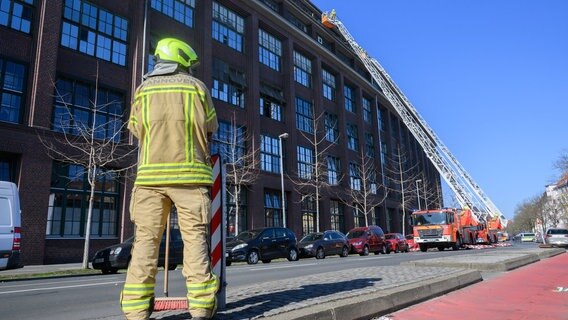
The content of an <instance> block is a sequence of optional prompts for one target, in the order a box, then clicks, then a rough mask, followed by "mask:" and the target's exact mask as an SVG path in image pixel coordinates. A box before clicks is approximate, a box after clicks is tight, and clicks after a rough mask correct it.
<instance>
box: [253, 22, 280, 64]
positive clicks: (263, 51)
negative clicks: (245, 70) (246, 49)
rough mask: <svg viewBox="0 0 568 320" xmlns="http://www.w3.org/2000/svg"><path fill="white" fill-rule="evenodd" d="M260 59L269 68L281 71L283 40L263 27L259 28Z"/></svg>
mask: <svg viewBox="0 0 568 320" xmlns="http://www.w3.org/2000/svg"><path fill="white" fill-rule="evenodd" d="M258 59H259V61H260V63H262V64H264V65H267V66H268V67H269V68H271V69H274V70H276V71H280V67H281V66H280V60H281V59H282V42H281V41H280V40H278V39H276V38H275V37H274V36H272V35H271V34H269V33H268V32H266V31H264V30H262V29H259V30H258Z"/></svg>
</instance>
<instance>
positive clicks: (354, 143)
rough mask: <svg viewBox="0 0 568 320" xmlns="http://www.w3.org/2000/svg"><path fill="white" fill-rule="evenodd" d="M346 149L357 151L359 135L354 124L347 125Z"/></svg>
mask: <svg viewBox="0 0 568 320" xmlns="http://www.w3.org/2000/svg"><path fill="white" fill-rule="evenodd" d="M347 148H349V149H350V150H354V151H359V135H358V133H357V126H356V125H354V124H347Z"/></svg>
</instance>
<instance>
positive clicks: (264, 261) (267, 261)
mask: <svg viewBox="0 0 568 320" xmlns="http://www.w3.org/2000/svg"><path fill="white" fill-rule="evenodd" d="M270 261H272V260H270V259H262V263H270Z"/></svg>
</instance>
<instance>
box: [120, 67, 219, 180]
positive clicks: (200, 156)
mask: <svg viewBox="0 0 568 320" xmlns="http://www.w3.org/2000/svg"><path fill="white" fill-rule="evenodd" d="M207 92H208V91H207V89H206V87H205V85H204V84H203V82H201V81H200V80H198V79H196V78H194V77H192V76H190V75H189V74H184V73H177V74H173V75H167V76H155V77H150V78H148V79H147V80H146V81H144V82H143V83H142V84H141V85H140V86H139V87H138V89H137V90H136V94H135V96H134V103H133V105H132V109H131V114H130V121H129V123H128V129H130V131H131V132H132V133H133V134H134V136H136V138H138V139H139V140H140V159H139V164H138V175H137V177H136V182H135V185H145V186H152V185H160V186H162V185H172V184H198V185H211V184H212V180H211V179H212V177H211V164H210V159H209V150H208V143H207V134H208V133H213V132H215V131H216V130H217V116H216V113H215V109H214V108H213V102H212V101H211V97H210V96H209V94H208V93H207Z"/></svg>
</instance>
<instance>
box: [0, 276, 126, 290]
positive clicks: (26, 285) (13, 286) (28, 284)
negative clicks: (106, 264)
mask: <svg viewBox="0 0 568 320" xmlns="http://www.w3.org/2000/svg"><path fill="white" fill-rule="evenodd" d="M117 278H118V277H117ZM31 280H41V279H31ZM90 281H95V280H93V279H81V280H65V281H52V282H44V283H41V284H40V283H20V284H12V285H8V282H5V283H2V284H0V289H6V288H17V287H31V286H37V285H52V284H58V283H72V282H90ZM116 281H121V280H116ZM16 282H17V281H16Z"/></svg>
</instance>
